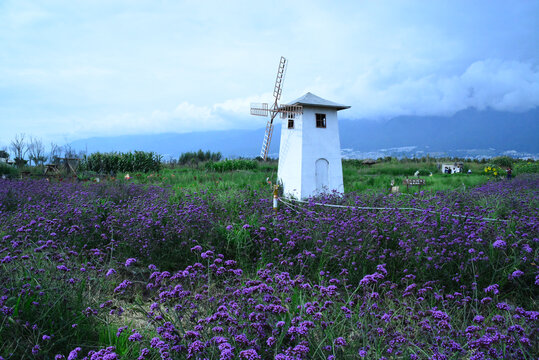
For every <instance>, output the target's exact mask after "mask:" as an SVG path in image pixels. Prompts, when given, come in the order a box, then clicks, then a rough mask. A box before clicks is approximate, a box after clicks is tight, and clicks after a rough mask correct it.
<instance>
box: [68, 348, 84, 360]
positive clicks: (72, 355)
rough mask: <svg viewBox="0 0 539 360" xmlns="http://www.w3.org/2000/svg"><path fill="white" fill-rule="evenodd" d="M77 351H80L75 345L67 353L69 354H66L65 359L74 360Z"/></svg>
mask: <svg viewBox="0 0 539 360" xmlns="http://www.w3.org/2000/svg"><path fill="white" fill-rule="evenodd" d="M79 351H81V348H80V347H77V348H75V349H74V350H72V351H71V352H70V353H69V355H68V356H67V360H75V359H76V358H78V357H79Z"/></svg>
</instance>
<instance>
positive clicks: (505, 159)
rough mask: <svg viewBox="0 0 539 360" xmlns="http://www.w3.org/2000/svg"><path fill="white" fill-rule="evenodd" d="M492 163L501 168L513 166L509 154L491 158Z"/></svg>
mask: <svg viewBox="0 0 539 360" xmlns="http://www.w3.org/2000/svg"><path fill="white" fill-rule="evenodd" d="M491 161H492V163H493V164H494V165H498V166H499V167H503V168H512V167H513V159H512V158H510V157H509V156H498V157H495V158H492V159H491Z"/></svg>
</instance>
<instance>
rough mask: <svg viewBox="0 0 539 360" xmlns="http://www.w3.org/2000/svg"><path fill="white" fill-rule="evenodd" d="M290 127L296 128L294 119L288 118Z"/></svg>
mask: <svg viewBox="0 0 539 360" xmlns="http://www.w3.org/2000/svg"><path fill="white" fill-rule="evenodd" d="M288 128H289V129H293V128H294V119H291V118H288Z"/></svg>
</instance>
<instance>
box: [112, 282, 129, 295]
mask: <svg viewBox="0 0 539 360" xmlns="http://www.w3.org/2000/svg"><path fill="white" fill-rule="evenodd" d="M131 284H132V282H131V281H129V280H124V281H122V282H121V283H120V285H118V286H117V287H116V288H115V289H114V292H115V293H117V292H122V293H123V292H124V291H125V289H127V288H128V287H129V286H130V285H131Z"/></svg>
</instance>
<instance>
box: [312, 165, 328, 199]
mask: <svg viewBox="0 0 539 360" xmlns="http://www.w3.org/2000/svg"><path fill="white" fill-rule="evenodd" d="M315 178H316V192H317V193H323V192H327V191H328V190H329V162H328V161H327V160H326V159H318V160H316V163H315Z"/></svg>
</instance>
